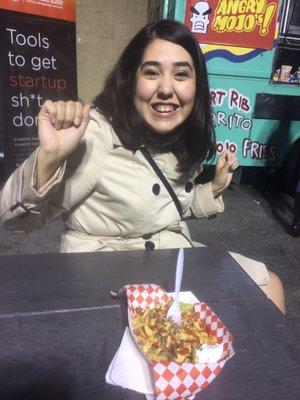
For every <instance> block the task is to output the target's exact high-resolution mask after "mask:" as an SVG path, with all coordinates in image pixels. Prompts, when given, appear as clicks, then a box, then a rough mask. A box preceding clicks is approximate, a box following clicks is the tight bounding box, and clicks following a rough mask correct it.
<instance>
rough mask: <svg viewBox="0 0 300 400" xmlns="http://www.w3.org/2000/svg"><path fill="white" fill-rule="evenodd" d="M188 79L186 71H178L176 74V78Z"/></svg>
mask: <svg viewBox="0 0 300 400" xmlns="http://www.w3.org/2000/svg"><path fill="white" fill-rule="evenodd" d="M188 77H189V73H188V71H178V72H176V78H179V79H185V78H188Z"/></svg>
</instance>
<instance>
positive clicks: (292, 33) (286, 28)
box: [271, 0, 300, 84]
mask: <svg viewBox="0 0 300 400" xmlns="http://www.w3.org/2000/svg"><path fill="white" fill-rule="evenodd" d="M271 81H272V82H279V83H298V84H300V1H299V0H286V1H285V2H284V3H283V8H282V15H281V24H280V31H279V37H278V42H277V47H276V52H275V58H274V63H273V72H272V77H271Z"/></svg>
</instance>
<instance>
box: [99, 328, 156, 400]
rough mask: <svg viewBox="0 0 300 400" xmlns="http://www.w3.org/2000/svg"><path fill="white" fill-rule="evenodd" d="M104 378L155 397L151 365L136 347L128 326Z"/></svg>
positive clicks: (109, 381) (114, 383) (108, 381)
mask: <svg viewBox="0 0 300 400" xmlns="http://www.w3.org/2000/svg"><path fill="white" fill-rule="evenodd" d="M105 379H106V382H107V383H111V384H113V385H118V386H121V387H123V388H127V389H131V390H135V391H137V392H140V393H144V394H146V395H152V398H153V399H155V396H154V393H155V389H154V382H153V381H152V372H151V365H150V364H149V362H148V361H147V359H146V357H144V356H143V354H142V353H141V351H140V350H139V349H138V347H137V345H136V344H135V342H134V340H133V338H132V336H131V334H130V331H129V328H128V327H127V328H126V329H125V331H124V334H123V338H122V341H121V344H120V346H119V349H118V350H117V352H116V354H115V356H114V358H113V360H112V362H111V363H110V366H109V368H108V370H107V372H106V375H105ZM153 396H154V397H153ZM146 397H147V396H146ZM147 398H149V400H150V399H151V397H147Z"/></svg>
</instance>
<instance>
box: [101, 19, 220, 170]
mask: <svg viewBox="0 0 300 400" xmlns="http://www.w3.org/2000/svg"><path fill="white" fill-rule="evenodd" d="M155 39H163V40H167V41H169V42H172V43H175V44H177V45H180V46H182V47H183V48H184V49H185V50H186V51H187V52H188V53H189V54H190V56H191V57H192V60H193V62H194V68H195V74H196V94H195V101H194V105H193V108H192V111H191V114H190V115H189V117H188V118H187V120H186V121H185V122H184V123H183V124H182V126H181V127H180V128H179V132H180V137H179V140H177V143H176V145H174V146H173V148H171V150H173V152H174V154H175V155H176V156H177V158H178V170H179V171H180V172H186V171H188V170H190V168H192V167H194V166H195V165H196V164H198V163H201V162H202V161H203V160H204V159H205V158H206V159H212V158H213V156H214V155H215V135H214V130H213V127H212V120H211V107H210V93H209V87H208V81H207V70H206V65H205V61H204V57H203V54H202V52H201V50H200V47H199V45H198V44H197V42H196V40H195V39H194V37H193V35H192V34H191V33H190V31H189V30H188V29H187V28H186V27H185V26H184V25H183V24H181V23H178V22H175V21H171V20H160V21H158V22H154V23H150V24H148V25H146V26H145V27H144V28H142V29H141V30H140V31H139V32H138V33H137V34H136V35H135V36H134V38H133V39H132V40H131V41H130V43H129V44H128V45H127V47H126V48H125V50H124V51H123V53H122V54H121V56H120V58H119V60H118V61H117V63H116V64H115V66H114V68H113V69H112V71H111V73H110V74H109V76H108V77H107V79H106V82H105V85H104V89H103V91H102V92H101V93H100V94H99V95H98V96H97V97H96V98H95V99H94V105H95V107H97V108H98V109H99V110H100V112H101V113H102V114H103V115H104V116H105V118H106V119H107V120H108V121H110V122H111V124H112V126H113V128H114V130H115V131H116V133H117V135H118V137H119V139H120V141H121V142H122V144H123V146H124V147H125V148H127V149H129V150H132V151H136V150H137V149H138V148H139V147H140V146H141V145H143V144H145V143H143V142H145V132H149V130H151V128H150V127H149V126H148V125H147V124H146V122H145V121H144V120H143V119H142V117H141V116H140V115H139V113H138V112H137V110H136V108H135V105H134V93H135V82H136V73H137V69H138V67H139V65H140V63H141V61H142V57H143V54H144V51H145V49H146V47H147V46H148V45H149V44H150V43H151V42H152V41H153V40H155ZM155 135H157V133H156V134H155ZM164 135H165V134H164ZM162 136H163V135H162ZM168 136H169V135H168Z"/></svg>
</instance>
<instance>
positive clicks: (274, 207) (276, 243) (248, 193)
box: [0, 181, 300, 330]
mask: <svg viewBox="0 0 300 400" xmlns="http://www.w3.org/2000/svg"><path fill="white" fill-rule="evenodd" d="M259 183H260V185H254V184H251V185H250V184H240V185H236V184H234V185H231V187H230V188H229V189H228V190H227V192H226V193H225V195H224V199H225V204H226V209H225V212H224V213H223V214H220V215H219V216H218V217H217V218H212V219H209V220H207V219H205V220H195V221H192V222H190V223H189V225H190V228H191V232H192V236H193V239H194V240H197V241H200V242H202V243H205V244H207V245H211V246H218V247H222V248H224V249H227V250H232V251H235V252H239V253H241V254H243V255H245V256H248V257H251V258H254V259H257V260H260V261H263V262H265V263H266V265H267V266H268V268H270V269H271V270H273V271H274V272H276V273H277V274H278V275H279V276H280V278H281V279H282V282H283V284H284V289H285V294H286V304H287V317H288V319H290V320H291V322H292V323H293V324H295V325H296V326H297V327H298V328H299V330H300V312H299V311H300V237H297V238H296V237H292V236H291V235H289V234H288V229H289V225H290V223H291V221H292V204H293V199H292V197H291V196H288V195H283V194H279V193H276V192H272V191H270V190H269V189H268V190H267V186H266V185H265V184H264V181H260V182H259ZM258 187H259V188H258ZM62 229H63V224H62V222H61V221H55V222H53V223H52V224H50V225H49V226H48V227H46V228H43V229H41V230H39V231H34V232H32V233H29V234H14V233H10V232H8V231H5V230H4V229H3V228H0V254H29V253H49V252H57V251H58V245H59V235H60V232H61V230H62Z"/></svg>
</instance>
